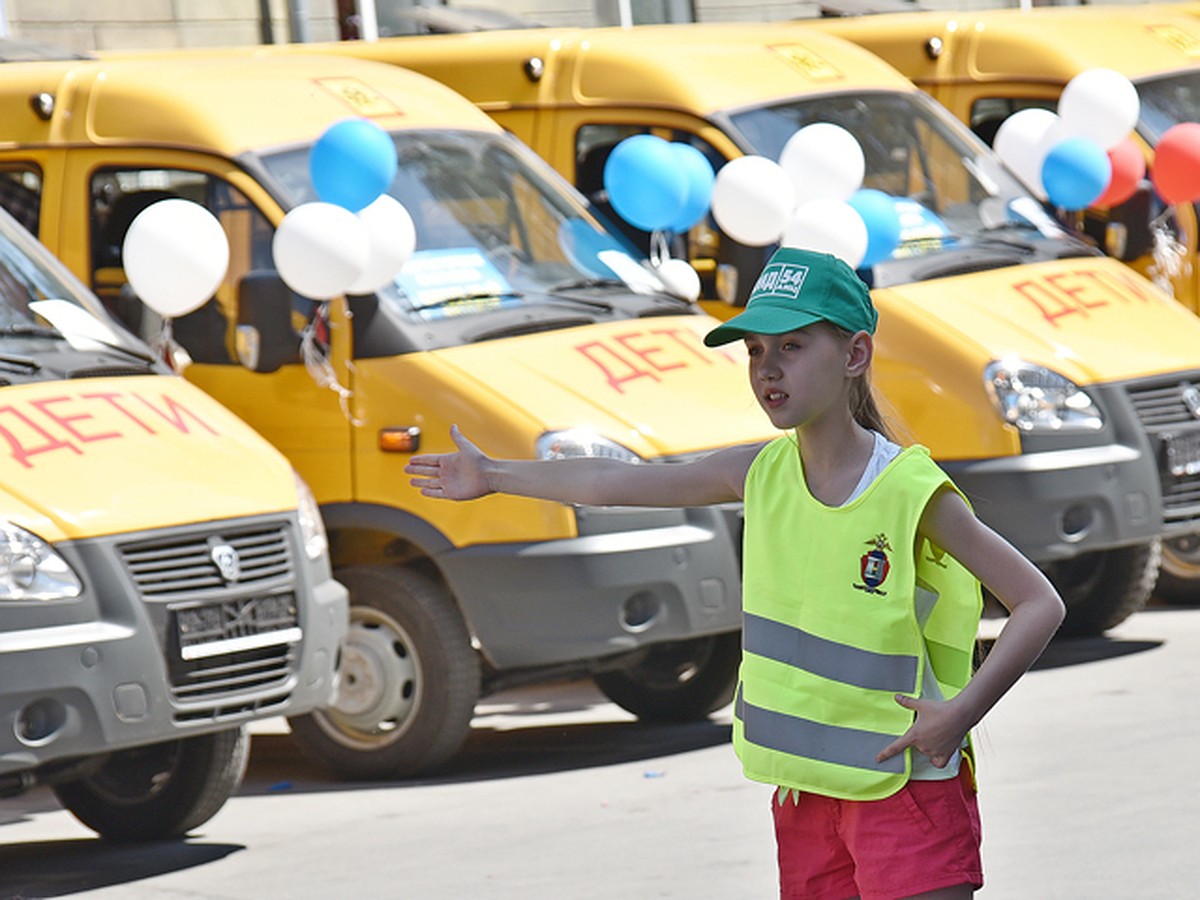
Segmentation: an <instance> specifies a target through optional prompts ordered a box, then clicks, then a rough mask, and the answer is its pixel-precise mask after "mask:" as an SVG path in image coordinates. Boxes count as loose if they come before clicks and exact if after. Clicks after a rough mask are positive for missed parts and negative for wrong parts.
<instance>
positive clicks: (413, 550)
mask: <svg viewBox="0 0 1200 900" xmlns="http://www.w3.org/2000/svg"><path fill="white" fill-rule="evenodd" d="M321 516H322V518H323V519H324V521H325V531H326V532H327V534H328V536H329V555H330V560H331V561H332V563H333V567H334V568H335V569H338V568H342V567H345V566H397V567H404V568H409V569H412V570H413V571H416V572H419V573H420V574H422V575H424V576H425V577H426V578H428V579H430V580H431V581H433V582H434V583H435V584H437V585H438V586H439V587H440V588H442V589H443V590H445V591H446V594H447V595H448V596H449V597H450V598H451V600H452V601H453V603H454V606H455V607H456V608H457V609H458V613H459V615H460V616H462V619H463V621H464V622H465V623H466V626H467V631H468V632H469V633H470V635H471V640H472V642H473V643H474V644H475V645H476V647H477V648H478V649H479V651H480V653H482V654H483V656H484V659H485V660H487V654H486V651H485V650H484V648H483V647H482V646H481V645H480V642H479V635H478V633H477V631H476V628H475V626H474V623H473V622H472V621H471V617H470V616H469V615H468V613H467V610H466V608H465V607H464V606H463V604H462V602H461V601H460V600H459V597H458V594H457V592H456V591H455V590H454V586H453V584H452V583H451V581H450V579H449V578H448V577H447V576H446V573H445V572H444V571H443V569H442V567H441V565H439V563H438V561H437V560H438V557H439V556H441V555H442V554H444V553H447V552H449V551H450V550H453V549H454V545H453V544H452V543H451V542H450V539H449V538H447V537H446V535H444V534H443V533H442V532H441V531H439V530H438V529H437V528H435V527H434V526H432V525H430V524H429V523H428V522H427V521H425V520H424V519H422V518H420V517H418V516H415V515H413V514H412V513H408V512H405V511H404V510H401V509H396V508H395V507H392V506H385V505H383V504H379V503H330V504H326V505H324V506H322V507H321ZM489 662H490V661H489Z"/></svg>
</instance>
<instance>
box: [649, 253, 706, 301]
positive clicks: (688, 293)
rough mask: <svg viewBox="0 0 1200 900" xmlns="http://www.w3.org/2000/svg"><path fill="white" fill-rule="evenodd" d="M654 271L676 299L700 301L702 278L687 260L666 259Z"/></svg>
mask: <svg viewBox="0 0 1200 900" xmlns="http://www.w3.org/2000/svg"><path fill="white" fill-rule="evenodd" d="M654 271H655V272H656V273H657V274H658V277H659V279H661V280H662V283H663V284H664V285H666V287H667V290H668V291H670V292H671V293H672V294H674V295H675V296H676V297H682V298H683V299H684V300H690V301H693V302H695V301H696V300H699V299H700V276H699V275H698V274H697V273H696V270H695V269H694V268H692V264H691V263H690V262H688V261H687V260H686V259H664V260H663V261H662V262H661V263H659V265H658V267H657V268H656V269H655V270H654Z"/></svg>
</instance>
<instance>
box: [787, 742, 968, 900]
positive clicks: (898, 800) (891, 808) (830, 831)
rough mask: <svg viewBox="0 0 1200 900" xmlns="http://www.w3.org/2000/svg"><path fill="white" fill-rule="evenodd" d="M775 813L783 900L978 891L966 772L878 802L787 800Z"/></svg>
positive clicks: (877, 899) (886, 898) (914, 784)
mask: <svg viewBox="0 0 1200 900" xmlns="http://www.w3.org/2000/svg"><path fill="white" fill-rule="evenodd" d="M778 795H779V792H778V791H772V792H771V804H772V807H773V809H774V811H775V839H776V842H777V844H778V848H779V896H780V898H782V900H801V898H803V900H847V898H850V897H861V898H862V900H896V898H899V897H911V896H912V895H914V894H921V893H924V892H926V891H934V890H938V889H940V888H948V887H954V886H956V885H960V884H970V885H973V886H974V887H975V888H980V887H982V886H983V864H982V862H981V861H980V856H979V845H980V840H981V831H980V826H979V806H978V804H977V803H976V800H975V788H974V786H973V785H972V783H971V776H970V772H969V770H968V766H967V765H963V766H962V767H961V771H960V772H959V776H958V777H957V778H951V779H949V780H946V781H910V782H909V783H908V784H907V785H905V786H904V787H903V788H902V789H901V790H900V791H898V792H897V793H895V794H893V795H892V796H891V797H886V798H884V799H883V800H866V801H863V800H834V799H831V798H829V797H822V796H820V795H817V794H806V793H801V794H800V802H799V803H797V802H795V801H794V800H793V799H792V794H791V793H790V792H789V793H788V794H787V799H786V800H785V801H784V803H783V804H780V803H779V799H778Z"/></svg>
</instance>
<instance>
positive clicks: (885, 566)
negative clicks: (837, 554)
mask: <svg viewBox="0 0 1200 900" xmlns="http://www.w3.org/2000/svg"><path fill="white" fill-rule="evenodd" d="M867 543H868V544H869V545H871V547H872V548H873V549H871V550H868V551H867V552H866V553H864V554H863V555H862V556H861V557H860V558H859V560H858V568H859V574H860V575H861V576H862V583H861V584H855V585H854V586H855V587H856V588H858V590H860V591H866V592H867V593H868V594H880V595H882V596H887V591H881V590H880V589H879V586H880V585H881V584H883V582H884V581H885V580H886V579H887V577H888V572H889V571H891V568H892V564H891V562H890V561H889V560H888V557H887V555H888V553H890V552H891V549H892V546H891V544H889V543H888V540H887V535H886V534H877V535H875V537H873V538H871V539H870V540H869V541H867Z"/></svg>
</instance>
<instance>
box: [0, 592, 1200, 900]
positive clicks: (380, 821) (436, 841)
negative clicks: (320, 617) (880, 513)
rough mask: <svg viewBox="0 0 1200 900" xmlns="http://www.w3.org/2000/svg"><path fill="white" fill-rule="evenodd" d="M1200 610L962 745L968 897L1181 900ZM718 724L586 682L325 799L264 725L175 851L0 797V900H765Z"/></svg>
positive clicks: (1055, 671) (1080, 645)
mask: <svg viewBox="0 0 1200 900" xmlns="http://www.w3.org/2000/svg"><path fill="white" fill-rule="evenodd" d="M1198 685H1200V609H1187V610H1170V609H1157V608H1156V609H1151V610H1147V611H1145V612H1142V613H1139V614H1137V615H1135V616H1133V617H1132V618H1131V619H1129V620H1128V621H1127V622H1125V623H1123V624H1122V625H1121V626H1120V627H1118V628H1116V629H1114V630H1113V631H1112V632H1110V633H1109V634H1108V635H1107V636H1106V637H1103V638H1094V639H1083V640H1072V641H1056V642H1055V643H1054V644H1052V645H1051V647H1050V649H1049V650H1048V651H1047V653H1046V654H1045V656H1044V657H1043V659H1042V660H1041V661H1040V662H1039V664H1038V666H1037V667H1036V669H1035V670H1034V671H1032V672H1031V673H1029V675H1027V676H1026V677H1025V678H1024V679H1023V680H1022V681H1021V682H1020V683H1019V684H1018V685H1017V687H1016V688H1014V690H1013V691H1012V692H1011V693H1010V694H1009V695H1008V696H1007V697H1006V698H1005V699H1004V700H1003V701H1002V702H1001V703H1000V705H999V706H997V707H996V709H995V710H993V712H992V714H991V715H990V716H989V717H988V719H987V720H986V721H985V723H984V725H983V726H982V727H981V728H980V729H978V731H977V733H976V742H977V746H978V750H979V757H980V783H981V794H980V803H981V808H982V812H983V819H984V866H985V875H986V877H987V880H988V883H987V886H986V887H985V888H984V890H983V891H982V892H981V893H980V894H979V895H978V896H979V897H981V898H984V900H1009V898H1013V900H1090V898H1096V900H1126V898H1127V900H1158V898H1162V900H1167V898H1170V900H1178V898H1190V897H1200V853H1197V850H1196V847H1195V844H1196V837H1197V835H1200V803H1197V799H1196V794H1197V790H1196V789H1197V787H1198V786H1200V775H1198V774H1197V771H1196V767H1195V765H1194V762H1193V760H1194V756H1195V753H1196V750H1197V747H1200V714H1198V713H1200V704H1198V703H1197V693H1198V687H1197V686H1198ZM729 712H730V711H729V710H728V709H725V710H722V711H721V712H720V713H719V714H718V715H716V716H714V717H713V719H712V720H711V721H709V722H703V723H695V724H690V725H683V726H646V725H642V724H638V723H636V722H634V721H632V718H631V717H630V716H628V715H627V714H625V713H624V712H623V711H621V710H619V709H617V708H616V707H614V706H613V705H612V704H610V703H607V702H606V701H605V700H604V698H603V697H602V696H600V695H599V694H598V693H597V692H596V691H595V690H594V688H592V687H591V686H590V685H588V684H586V683H568V684H562V685H556V686H553V687H551V688H546V687H543V688H540V689H527V690H523V691H516V692H512V693H508V694H504V695H498V696H495V697H492V698H489V699H488V700H487V701H485V703H483V704H481V706H480V708H479V715H478V716H477V718H476V720H475V723H474V724H475V728H474V731H473V733H472V735H471V738H470V739H469V740H468V743H467V745H466V746H465V747H464V750H463V752H462V753H461V754H460V755H459V756H458V757H457V758H456V759H455V760H454V762H453V763H452V764H451V766H449V767H448V768H447V770H446V771H445V772H443V773H440V774H439V775H437V776H436V777H429V778H424V779H419V780H414V781H407V782H401V781H396V782H383V783H375V784H363V783H346V782H337V781H334V780H332V779H330V778H329V777H328V776H326V775H325V774H324V773H322V772H321V771H319V770H317V769H315V768H314V767H312V766H310V765H308V764H307V763H305V762H304V761H303V760H302V759H300V758H299V757H298V756H297V754H296V752H295V750H294V748H293V747H292V745H291V739H290V736H289V735H288V734H287V733H286V728H285V727H284V726H283V723H281V722H278V721H276V722H273V723H266V724H265V725H260V726H257V727H256V729H255V739H254V746H253V750H252V756H251V767H250V772H249V774H248V777H247V779H246V782H245V784H244V785H243V787H242V789H241V791H240V792H239V793H238V795H237V796H235V797H234V798H233V799H231V800H230V801H229V803H227V804H226V806H225V808H224V809H223V810H222V811H221V812H220V813H219V814H218V815H217V816H216V817H215V818H213V819H212V820H211V821H210V822H209V823H207V824H206V825H205V826H203V827H202V828H201V829H199V830H198V831H197V833H196V834H195V835H194V836H192V837H191V838H189V840H187V841H185V842H177V843H170V844H159V845H150V846H145V847H133V848H127V847H112V846H109V845H106V844H104V843H103V842H101V841H98V840H96V839H95V838H94V836H92V834H91V833H90V832H89V831H87V829H85V828H83V827H82V826H81V825H79V824H78V823H77V822H75V820H74V819H72V818H71V817H70V815H69V814H67V813H65V812H63V811H62V810H61V809H59V808H58V807H57V805H56V804H55V801H54V798H53V796H52V795H51V794H49V792H47V791H45V790H38V791H34V792H32V793H30V794H26V795H24V796H23V797H20V798H15V799H10V800H5V801H0V897H3V898H16V897H21V898H32V897H82V898H106V900H116V898H120V900H191V898H205V900H243V898H244V900H262V898H275V897H279V898H289V900H290V898H330V897H346V896H356V897H371V898H374V897H380V898H392V897H395V898H404V900H442V898H447V900H448V898H456V900H457V898H462V897H470V898H481V900H510V898H511V900H518V898H520V900H591V898H595V900H601V898H605V900H608V898H623V900H643V898H645V900H650V898H693V900H694V898H699V900H704V898H714V900H715V898H737V900H742V898H770V897H773V896H775V895H776V892H775V869H774V859H773V849H774V848H773V837H772V834H771V826H770V817H769V813H768V809H767V806H768V803H769V802H770V789H769V788H766V787H764V786H762V785H757V784H752V783H749V782H747V781H746V780H745V779H744V778H742V776H741V774H740V771H739V769H738V766H737V763H736V760H735V759H734V757H733V753H732V750H731V749H730V746H729V721H730V718H729Z"/></svg>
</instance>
